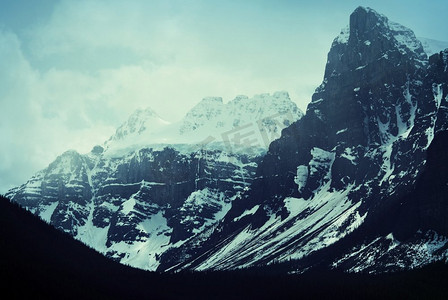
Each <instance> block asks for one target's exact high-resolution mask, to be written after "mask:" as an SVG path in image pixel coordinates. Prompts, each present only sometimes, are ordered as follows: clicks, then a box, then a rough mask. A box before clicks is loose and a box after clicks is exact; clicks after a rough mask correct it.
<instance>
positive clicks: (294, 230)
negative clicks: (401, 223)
mask: <svg viewBox="0 0 448 300" xmlns="http://www.w3.org/2000/svg"><path fill="white" fill-rule="evenodd" d="M446 53H447V52H446V51H445V52H441V53H440V54H435V55H434V56H432V57H430V58H429V59H428V57H427V56H426V54H425V53H424V51H423V48H422V46H421V43H420V42H419V41H418V40H417V39H416V38H415V36H414V33H413V32H412V31H411V30H409V29H407V28H405V27H403V26H401V25H399V24H396V23H393V22H391V21H389V20H388V19H387V18H386V17H385V16H383V15H381V14H378V13H377V12H375V11H374V10H372V9H369V8H363V7H360V8H358V9H356V10H355V11H354V12H353V14H352V15H351V16H350V26H349V28H347V29H344V30H342V32H341V34H340V35H339V36H338V37H337V38H336V39H335V40H334V42H333V44H332V46H331V49H330V52H329V54H328V62H327V66H326V70H325V77H324V80H323V83H322V84H321V85H320V86H319V87H318V88H317V89H316V92H315V94H314V95H313V97H312V101H311V103H310V104H309V105H308V108H307V112H306V115H305V116H304V117H303V118H302V119H300V120H299V121H298V122H296V123H294V124H292V125H291V126H289V127H288V128H286V129H285V130H283V132H282V136H281V138H280V139H278V140H276V141H274V142H273V143H271V145H270V147H269V151H268V153H267V155H266V156H265V157H264V158H263V161H262V162H261V163H260V164H259V166H258V168H257V175H256V179H255V180H254V182H253V183H252V184H251V186H250V187H249V190H248V191H247V192H245V193H244V194H242V195H241V197H239V198H237V199H236V200H235V201H234V202H233V204H232V208H231V210H230V211H229V213H228V214H227V215H226V217H225V218H224V220H223V221H222V222H221V223H219V225H218V226H217V227H216V228H215V230H214V232H213V233H211V234H210V233H207V236H205V234H204V235H203V236H202V237H201V236H199V237H197V238H196V240H200V239H205V240H206V242H205V243H200V244H201V246H200V247H196V248H195V247H194V246H195V245H196V244H199V243H198V242H197V241H196V240H195V239H192V241H191V242H190V243H188V242H187V243H185V247H183V248H182V247H180V248H179V249H172V250H170V251H171V252H172V253H171V252H170V251H169V252H167V253H166V254H165V255H164V256H163V257H162V266H165V268H167V269H169V268H170V267H171V266H176V268H182V267H183V268H191V269H196V270H204V269H231V268H237V267H241V266H243V267H247V266H256V265H263V264H270V263H274V262H285V261H289V260H297V259H302V260H303V259H305V258H306V257H307V256H308V255H310V254H311V253H313V252H316V251H317V250H319V249H325V248H328V247H329V246H330V245H333V244H334V243H335V242H337V241H339V240H341V239H343V238H345V239H344V240H347V239H348V240H350V239H351V238H350V237H351V236H352V235H351V233H353V232H356V231H360V228H362V230H363V231H362V232H363V233H364V234H363V236H362V238H359V239H353V241H352V243H351V244H347V248H345V249H344V250H343V251H345V254H346V255H348V256H353V257H355V258H359V256H358V255H357V254H356V253H361V252H356V251H355V250H353V249H364V248H363V247H364V246H365V245H369V243H371V242H373V241H375V239H377V238H379V239H383V240H386V241H388V244H387V246H384V245H383V244H382V245H383V246H381V247H379V248H375V250H374V252H375V253H376V256H375V264H372V263H371V261H370V260H369V258H365V259H361V262H359V263H356V264H355V263H353V264H350V263H347V264H345V265H344V266H342V264H339V263H338V262H337V261H338V260H337V258H336V257H333V258H334V260H336V262H333V264H332V263H327V267H336V266H339V267H343V268H345V269H346V270H349V271H360V270H364V269H366V270H367V269H369V268H370V269H373V270H375V268H376V270H377V271H380V270H386V269H388V268H386V266H387V265H388V264H389V265H390V266H391V267H390V268H389V269H399V268H410V267H413V266H415V265H421V264H424V263H425V261H426V262H429V261H431V259H430V257H439V258H440V256H433V254H434V253H435V252H436V251H439V250H440V249H443V247H444V246H445V244H446V239H444V238H441V237H440V235H437V234H436V235H434V234H432V233H428V234H426V232H428V230H431V229H433V230H436V227H437V226H435V225H434V224H433V225H431V226H429V225H428V226H420V225H416V226H413V229H412V230H411V231H410V232H408V237H407V238H406V239H405V238H404V237H403V240H402V241H400V243H401V248H397V249H396V251H398V250H400V251H399V252H400V255H401V256H403V257H404V258H402V259H401V260H399V261H398V260H396V261H391V260H387V259H384V261H383V262H381V258H382V257H386V256H389V257H394V255H395V254H396V253H395V254H392V252H390V251H392V249H393V247H392V246H390V245H389V244H390V243H389V242H390V241H394V242H397V241H396V239H395V238H391V235H390V234H391V233H392V232H393V230H394V228H395V226H396V225H394V221H393V220H394V218H395V217H396V215H394V214H392V213H388V212H389V209H392V208H394V209H395V210H394V211H395V212H397V211H398V212H399V211H401V209H400V205H401V204H402V201H404V200H403V199H404V198H403V197H404V196H405V195H406V194H407V193H408V192H409V191H410V190H411V189H412V188H413V186H414V184H415V182H416V180H417V178H418V176H419V174H421V172H422V170H424V168H425V165H426V152H427V149H428V147H429V145H431V142H432V141H433V138H434V136H435V135H436V134H437V133H438V132H440V131H444V130H446V127H447V122H448V118H447V114H446V107H447V106H446V105H447V91H448V87H447V83H448V77H447V76H448V75H447V74H448V73H447V64H446V63H447V61H446ZM420 201H424V200H423V199H421V200H420ZM438 201H443V200H442V199H439V200H438ZM398 212H397V213H398ZM427 214H430V213H429V211H428V212H427ZM383 218H385V219H383ZM411 219H412V218H411ZM428 219H429V217H428ZM412 220H413V219H412ZM412 222H414V221H412ZM433 223H434V222H433ZM436 223H438V222H436ZM360 226H361V227H360ZM417 228H419V229H421V230H424V232H423V233H421V234H420V233H418V234H417V232H418V230H419V229H417ZM414 234H415V235H419V237H418V238H417V237H416V236H414ZM443 234H444V233H443ZM392 236H393V234H392ZM411 237H412V238H411ZM405 240H406V241H407V242H406V241H405ZM357 243H359V244H357ZM204 245H205V246H204ZM355 245H357V247H358V248H356V247H355ZM425 245H426V246H427V248H425V247H426V246H425ZM349 246H350V248H349ZM352 247H355V248H352ZM409 249H419V250H418V251H417V250H416V251H408V250H409ZM424 249H430V250H428V251H426V250H424ZM420 250H421V251H420ZM407 251H408V252H407ZM419 251H420V252H419ZM440 251H442V250H440ZM444 251H445V252H443V251H442V252H441V253H445V254H443V255H446V250H444ZM413 255H417V256H418V255H422V256H423V257H425V258H426V259H421V260H419V261H418V262H417V263H415V262H414V260H413V258H412V257H413ZM186 258H188V259H186ZM185 260H186V263H184V264H183V265H182V264H181V265H178V264H179V263H181V262H183V261H185ZM369 262H370V263H369ZM307 267H310V266H309V265H308V266H307Z"/></svg>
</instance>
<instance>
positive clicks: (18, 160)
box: [0, 0, 448, 193]
mask: <svg viewBox="0 0 448 300" xmlns="http://www.w3.org/2000/svg"><path fill="white" fill-rule="evenodd" d="M359 5H363V6H369V7H372V8H373V9H375V10H377V11H378V12H380V13H383V14H385V15H386V16H388V17H389V19H391V20H393V21H395V22H398V23H401V24H403V25H405V26H407V27H409V28H411V29H413V30H414V32H415V33H416V35H417V36H421V37H428V38H433V39H438V40H448V26H447V25H446V14H447V12H448V1H446V0H445V1H392V0H389V1H348V0H346V1H319V0H315V1H306V2H305V1H286V0H283V1H282V0H276V1H267V0H264V1H261V0H260V1H254V0H252V1H250V0H246V1H235V0H227V1H222V0H221V1H198V0H196V1H195V0H191V1H169V0H163V1H162V0H161V1H143V0H142V1H132V0H130V1H118V0H117V1H114V0H109V1H105V0H104V1H103V0H89V1H85V0H79V1H56V0H39V1H32V0H28V1H24V0H14V1H13V0H11V1H4V0H0V55H1V57H2V59H1V60H0V110H1V111H2V113H3V116H2V117H3V118H2V120H1V121H0V134H1V137H2V140H3V141H4V143H3V144H5V143H6V146H5V145H4V146H2V149H1V150H0V163H1V165H0V180H1V181H0V193H2V192H5V190H6V189H7V188H9V187H11V186H14V185H17V184H20V183H22V182H24V181H25V180H26V179H27V178H29V177H30V176H31V175H32V174H33V173H35V172H36V171H38V170H39V169H42V168H44V167H46V166H47V165H48V164H49V163H50V162H51V161H52V160H53V159H54V158H55V157H56V156H57V155H59V154H61V153H62V152H63V151H65V150H67V149H69V148H70V149H76V150H78V151H80V152H87V151H89V150H90V149H91V147H92V146H93V145H95V144H100V143H102V142H103V141H104V140H106V139H107V138H108V137H109V136H110V135H112V134H113V132H114V130H115V128H116V127H117V126H118V125H119V124H121V123H122V122H123V121H124V120H125V119H126V118H127V117H128V115H129V114H131V113H132V112H133V111H134V110H135V109H137V108H144V107H148V106H149V107H152V108H153V109H154V110H155V111H156V112H158V113H159V115H160V116H161V117H163V118H165V119H167V120H169V121H176V120H179V119H180V118H181V117H182V116H183V115H184V114H185V113H186V112H187V111H188V110H189V109H190V108H191V107H193V106H194V105H195V104H196V103H197V102H198V101H200V100H201V98H203V97H206V96H221V97H223V98H224V101H230V100H232V99H233V98H234V97H235V96H237V95H239V94H246V95H248V96H253V95H254V94H260V93H273V92H275V91H277V90H286V91H288V92H289V93H290V96H291V99H292V100H293V101H295V102H296V103H297V104H298V105H299V107H300V108H301V109H302V110H305V108H306V105H307V103H308V102H309V101H310V99H311V95H312V93H313V91H314V89H315V88H316V87H317V86H318V85H319V84H320V82H321V80H322V76H323V72H324V67H325V62H326V55H327V52H328V50H329V48H330V45H331V42H332V40H333V39H334V38H335V37H336V35H337V34H338V33H339V32H340V30H341V28H343V27H345V26H346V25H347V24H348V20H349V15H350V13H351V12H352V11H353V10H354V9H355V8H356V7H357V6H359Z"/></svg>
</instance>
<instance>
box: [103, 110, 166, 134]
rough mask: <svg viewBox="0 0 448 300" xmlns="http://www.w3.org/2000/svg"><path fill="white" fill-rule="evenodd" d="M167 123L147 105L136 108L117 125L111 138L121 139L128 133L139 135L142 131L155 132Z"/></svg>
mask: <svg viewBox="0 0 448 300" xmlns="http://www.w3.org/2000/svg"><path fill="white" fill-rule="evenodd" d="M169 124H170V123H169V122H168V121H165V120H163V119H162V118H161V117H160V116H159V115H158V114H157V113H156V112H155V111H154V110H152V109H151V108H149V107H148V108H146V109H137V110H136V111H135V112H134V113H133V114H132V115H131V116H130V117H129V118H128V120H127V121H126V122H125V123H123V125H121V126H120V127H118V129H117V130H116V132H115V134H114V135H113V136H112V137H111V140H114V141H116V140H122V139H124V138H126V137H127V136H129V135H136V134H137V135H139V134H142V133H143V132H146V133H147V132H156V131H158V130H160V129H161V128H162V127H165V126H167V125H169Z"/></svg>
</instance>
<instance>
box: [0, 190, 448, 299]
mask: <svg viewBox="0 0 448 300" xmlns="http://www.w3.org/2000/svg"><path fill="white" fill-rule="evenodd" d="M0 241H1V245H0V248H1V259H0V270H1V275H2V278H5V279H3V282H2V286H3V287H2V292H3V293H5V294H9V295H13V296H12V297H11V298H16V299H19V298H22V299H23V297H25V296H28V297H29V296H32V297H33V298H42V297H45V298H47V299H55V298H58V299H135V298H137V297H138V298H143V299H273V298H277V299H285V298H288V299H294V298H322V297H331V298H342V297H344V298H347V297H348V298H360V297H362V298H372V299H373V298H383V299H384V298H397V297H400V298H406V299H417V298H426V299H428V298H431V299H439V298H440V299H443V298H444V296H446V295H447V294H448V287H447V286H446V282H447V280H448V267H447V266H446V265H444V264H433V265H430V266H427V267H425V268H422V269H419V270H413V271H407V272H399V273H393V274H383V275H375V276H373V275H366V274H344V273H337V272H328V271H324V272H313V273H305V274H302V275H285V274H283V275H276V274H275V273H276V272H273V271H272V270H273V269H270V268H263V269H249V270H245V271H231V272H203V273H180V274H158V273H154V272H146V271H141V270H137V269H133V268H130V267H126V266H124V265H121V264H119V263H116V262H114V261H112V260H109V259H107V258H105V257H104V256H103V255H101V254H99V253H97V252H95V251H94V250H92V249H90V248H88V247H87V246H85V245H83V244H82V243H80V242H78V241H76V240H74V239H73V238H71V237H70V236H69V235H68V234H65V233H63V232H61V231H58V230H56V229H55V228H53V227H52V226H51V225H48V224H46V223H44V222H43V221H41V220H40V219H39V218H37V217H36V216H34V215H32V214H31V213H29V212H27V211H26V210H24V209H23V208H21V207H19V206H18V205H16V204H13V203H10V201H9V200H8V199H7V198H5V197H3V196H1V199H0Z"/></svg>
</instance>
